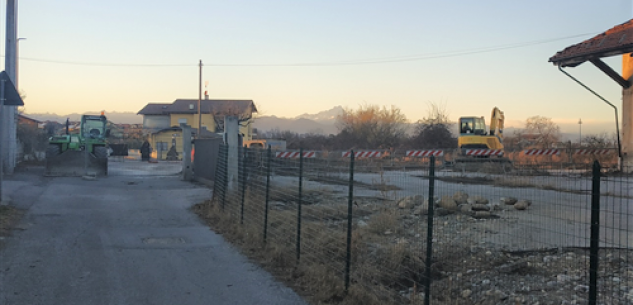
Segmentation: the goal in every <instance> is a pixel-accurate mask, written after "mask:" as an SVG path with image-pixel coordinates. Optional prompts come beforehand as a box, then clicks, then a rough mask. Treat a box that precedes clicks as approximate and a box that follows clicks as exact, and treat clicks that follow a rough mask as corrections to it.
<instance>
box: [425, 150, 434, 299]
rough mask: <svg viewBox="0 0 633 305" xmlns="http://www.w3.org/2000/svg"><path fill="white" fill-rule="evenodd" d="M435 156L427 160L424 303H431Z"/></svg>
mask: <svg viewBox="0 0 633 305" xmlns="http://www.w3.org/2000/svg"><path fill="white" fill-rule="evenodd" d="M434 193H435V157H434V156H431V158H430V160H429V207H428V209H429V213H428V215H427V223H428V226H427V231H426V269H425V271H426V283H425V285H424V305H430V304H431V282H432V281H431V258H432V257H433V212H434V208H435V199H434V198H433V197H434V196H435V194H434Z"/></svg>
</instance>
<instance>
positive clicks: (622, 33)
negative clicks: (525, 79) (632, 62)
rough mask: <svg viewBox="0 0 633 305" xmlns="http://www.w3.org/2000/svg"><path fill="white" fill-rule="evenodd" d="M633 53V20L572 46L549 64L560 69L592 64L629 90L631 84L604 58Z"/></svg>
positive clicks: (556, 55) (559, 53)
mask: <svg viewBox="0 0 633 305" xmlns="http://www.w3.org/2000/svg"><path fill="white" fill-rule="evenodd" d="M630 53H633V19H631V20H629V21H627V22H625V23H622V24H620V25H617V26H615V27H613V28H612V29H609V30H608V31H606V32H604V33H601V34H599V35H597V36H595V37H593V38H591V39H587V40H585V41H583V42H581V43H577V44H575V45H571V46H569V47H567V48H565V49H564V50H562V51H559V52H556V54H555V55H554V56H552V57H550V59H549V62H551V63H553V64H554V65H557V66H558V67H559V68H564V67H576V66H579V65H581V64H583V63H585V62H587V61H588V62H591V63H592V64H593V65H595V66H596V67H597V68H598V69H600V70H601V71H602V72H604V73H605V74H607V75H608V76H609V77H611V78H612V79H613V80H614V81H616V82H617V83H618V84H619V85H620V86H622V87H624V88H629V87H630V86H631V84H630V83H629V81H628V80H625V79H624V78H623V77H622V76H621V75H620V74H619V73H617V72H615V71H614V70H613V69H612V68H611V67H609V65H607V64H606V63H605V62H603V61H602V58H605V57H612V56H619V55H625V54H630ZM629 56H630V55H629Z"/></svg>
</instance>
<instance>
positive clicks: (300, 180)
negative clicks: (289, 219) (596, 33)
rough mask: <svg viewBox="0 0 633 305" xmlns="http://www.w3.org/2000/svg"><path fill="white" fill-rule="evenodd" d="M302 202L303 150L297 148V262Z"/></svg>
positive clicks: (299, 247) (299, 248)
mask: <svg viewBox="0 0 633 305" xmlns="http://www.w3.org/2000/svg"><path fill="white" fill-rule="evenodd" d="M302 200H303V148H299V198H298V201H297V261H299V259H301V205H302Z"/></svg>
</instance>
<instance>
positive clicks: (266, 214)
mask: <svg viewBox="0 0 633 305" xmlns="http://www.w3.org/2000/svg"><path fill="white" fill-rule="evenodd" d="M266 154H267V157H266V158H267V160H266V207H265V209H264V243H266V237H267V235H268V200H269V198H270V156H271V154H272V150H271V148H270V146H268V151H267V152H266Z"/></svg>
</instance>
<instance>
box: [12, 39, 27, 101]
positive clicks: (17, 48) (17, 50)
mask: <svg viewBox="0 0 633 305" xmlns="http://www.w3.org/2000/svg"><path fill="white" fill-rule="evenodd" d="M20 40H26V38H18V39H16V40H15V89H16V90H17V89H18V74H19V71H20V69H19V67H20ZM18 93H19V92H18Z"/></svg>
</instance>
